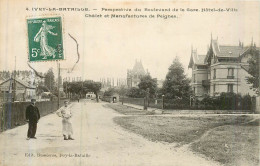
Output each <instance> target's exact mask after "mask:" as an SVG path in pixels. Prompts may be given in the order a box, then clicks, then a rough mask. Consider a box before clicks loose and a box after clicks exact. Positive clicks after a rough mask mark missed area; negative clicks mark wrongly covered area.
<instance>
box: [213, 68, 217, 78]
mask: <svg viewBox="0 0 260 166" xmlns="http://www.w3.org/2000/svg"><path fill="white" fill-rule="evenodd" d="M216 75H217V70H216V69H214V70H213V79H216Z"/></svg>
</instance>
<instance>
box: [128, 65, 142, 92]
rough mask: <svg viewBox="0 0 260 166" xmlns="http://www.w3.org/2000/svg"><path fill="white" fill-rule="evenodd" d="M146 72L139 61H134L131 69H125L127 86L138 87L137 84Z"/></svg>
mask: <svg viewBox="0 0 260 166" xmlns="http://www.w3.org/2000/svg"><path fill="white" fill-rule="evenodd" d="M146 74H147V73H146V72H145V70H144V67H143V64H142V62H141V61H137V60H136V61H135V65H134V67H133V69H132V70H131V69H128V70H127V86H128V88H132V87H138V84H139V83H140V81H141V77H142V76H145V75H146Z"/></svg>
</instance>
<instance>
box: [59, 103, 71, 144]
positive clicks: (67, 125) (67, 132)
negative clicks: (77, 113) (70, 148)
mask: <svg viewBox="0 0 260 166" xmlns="http://www.w3.org/2000/svg"><path fill="white" fill-rule="evenodd" d="M68 104H69V102H68V101H64V106H63V107H61V108H60V109H59V110H58V111H57V112H56V114H57V115H58V116H59V117H61V118H62V134H63V137H64V140H74V139H73V138H72V134H73V130H72V124H71V122H70V119H71V117H72V113H71V106H68Z"/></svg>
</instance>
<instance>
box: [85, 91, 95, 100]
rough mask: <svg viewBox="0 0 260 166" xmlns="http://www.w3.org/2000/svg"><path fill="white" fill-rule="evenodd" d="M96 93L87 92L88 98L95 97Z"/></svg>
mask: <svg viewBox="0 0 260 166" xmlns="http://www.w3.org/2000/svg"><path fill="white" fill-rule="evenodd" d="M95 98H96V95H95V93H94V92H88V93H86V99H95Z"/></svg>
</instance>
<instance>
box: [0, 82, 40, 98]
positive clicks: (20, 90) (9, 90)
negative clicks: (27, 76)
mask: <svg viewBox="0 0 260 166" xmlns="http://www.w3.org/2000/svg"><path fill="white" fill-rule="evenodd" d="M14 89H15V101H26V100H30V99H31V98H35V97H36V87H35V86H32V85H30V84H29V83H27V82H25V81H22V80H20V79H14V78H9V79H7V80H5V81H4V82H2V83H0V91H1V98H6V100H7V96H11V98H12V100H14V96H13V94H14V91H13V90H14ZM2 100H3V99H2Z"/></svg>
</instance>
